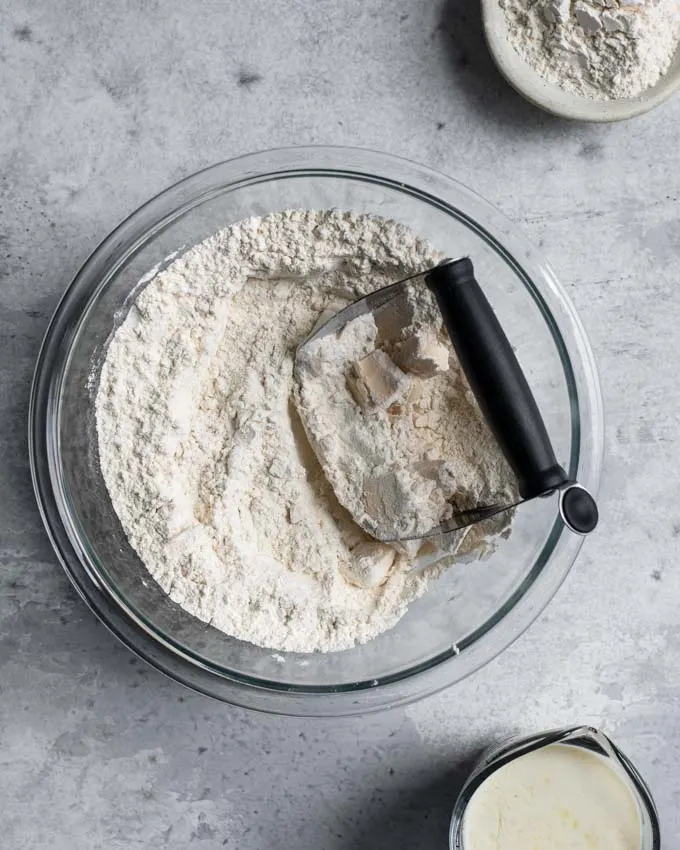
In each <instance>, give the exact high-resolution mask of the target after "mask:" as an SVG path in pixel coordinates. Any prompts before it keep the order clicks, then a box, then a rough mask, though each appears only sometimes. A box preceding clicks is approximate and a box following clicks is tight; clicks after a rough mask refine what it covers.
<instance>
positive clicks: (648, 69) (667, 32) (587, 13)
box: [499, 0, 680, 100]
mask: <svg viewBox="0 0 680 850" xmlns="http://www.w3.org/2000/svg"><path fill="white" fill-rule="evenodd" d="M499 2H500V5H501V6H502V7H503V8H504V9H505V14H506V17H507V21H508V30H509V36H510V41H511V44H512V45H513V47H514V48H515V50H516V51H517V53H519V54H520V56H522V57H523V58H524V59H525V60H526V61H527V62H528V63H529V64H530V65H532V66H533V67H534V68H535V69H536V71H537V72H538V73H539V74H540V75H541V76H542V77H543V78H544V79H545V80H547V81H548V82H550V83H557V84H558V85H559V86H561V88H563V89H564V90H565V91H567V92H570V93H573V94H579V95H584V96H586V97H589V98H592V99H595V100H609V99H615V98H627V97H635V96H636V95H639V94H640V93H641V92H643V91H644V90H645V89H647V88H649V87H650V86H653V85H654V84H655V83H657V82H658V80H659V78H660V77H661V76H662V75H663V74H664V73H665V72H666V71H667V70H668V68H669V66H670V63H671V60H672V59H673V56H674V54H675V51H676V48H677V46H678V42H679V40H680V0H589V1H588V2H585V0H576V2H572V0H499Z"/></svg>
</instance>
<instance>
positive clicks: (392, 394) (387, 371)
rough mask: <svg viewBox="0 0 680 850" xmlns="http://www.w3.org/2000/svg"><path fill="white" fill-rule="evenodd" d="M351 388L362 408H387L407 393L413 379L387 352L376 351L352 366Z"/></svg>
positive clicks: (349, 381)
mask: <svg viewBox="0 0 680 850" xmlns="http://www.w3.org/2000/svg"><path fill="white" fill-rule="evenodd" d="M353 372H354V374H353V375H351V376H350V378H349V380H348V383H349V388H350V390H351V392H352V394H353V395H354V397H355V399H356V400H357V402H358V403H359V404H360V405H361V406H362V407H367V406H368V403H369V402H370V403H371V404H373V405H375V406H376V407H384V408H388V407H390V406H391V405H393V404H394V403H395V402H397V401H398V400H399V399H400V398H402V397H403V396H404V395H406V394H407V393H408V390H409V388H410V386H411V380H410V378H409V377H408V375H405V374H404V373H403V372H402V371H401V369H400V368H399V367H398V366H397V365H396V364H395V363H394V361H393V360H392V358H391V357H390V356H389V354H387V353H386V352H385V351H382V350H381V349H376V350H375V351H372V352H371V353H370V354H368V355H366V357H363V358H362V359H361V360H356V361H355V362H354V364H353Z"/></svg>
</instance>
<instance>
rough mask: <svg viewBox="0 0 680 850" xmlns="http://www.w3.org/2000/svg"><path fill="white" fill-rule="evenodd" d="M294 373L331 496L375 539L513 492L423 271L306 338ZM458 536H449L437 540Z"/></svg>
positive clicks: (426, 526)
mask: <svg viewBox="0 0 680 850" xmlns="http://www.w3.org/2000/svg"><path fill="white" fill-rule="evenodd" d="M296 381H297V392H296V404H297V407H298V411H299V413H300V418H301V419H302V421H303V423H304V425H305V429H306V431H307V435H308V436H309V439H310V442H311V443H312V445H313V446H314V448H315V451H316V454H317V457H318V458H319V460H320V462H321V465H322V467H323V470H324V473H325V474H326V477H327V478H328V480H329V481H330V482H331V484H332V485H333V489H334V491H335V495H336V496H337V497H338V500H339V501H340V503H341V504H342V505H343V506H344V507H345V508H347V510H348V511H349V512H350V513H351V515H352V517H353V518H354V520H355V521H356V522H357V524H358V525H360V526H361V527H362V528H363V529H364V530H365V531H366V532H367V533H369V534H371V535H373V536H375V537H376V538H378V539H379V540H386V541H389V540H393V539H395V538H397V539H398V538H406V539H413V538H416V539H417V538H421V537H423V536H424V535H427V534H428V533H429V532H432V531H433V530H434V529H436V528H437V527H438V526H439V525H441V523H442V522H444V521H445V520H447V519H450V518H451V516H452V515H453V514H454V513H457V512H460V511H463V510H468V509H471V508H475V507H478V506H479V505H483V504H490V503H501V504H513V503H514V502H516V501H517V492H516V486H515V485H516V481H515V478H514V476H513V474H512V472H511V470H510V468H509V467H508V465H507V462H506V460H505V458H504V456H503V454H502V452H501V450H500V448H499V446H498V444H497V442H496V440H495V438H494V437H493V436H492V434H491V432H490V430H489V428H488V426H487V425H486V422H485V421H484V420H483V418H482V415H481V413H480V410H479V408H478V406H477V403H476V401H475V400H474V398H473V396H472V392H471V391H470V388H469V386H468V384H467V381H466V379H465V377H464V376H463V373H462V370H461V367H460V364H459V363H458V360H457V358H456V356H455V354H454V352H453V349H452V346H451V344H450V342H449V340H448V337H447V336H446V333H445V331H444V329H443V326H442V320H441V314H440V312H439V310H438V308H437V306H436V303H435V300H434V298H433V296H432V294H431V292H430V290H429V289H428V288H427V287H426V286H425V284H424V283H423V282H422V279H418V280H417V281H416V282H415V283H413V284H407V285H406V286H405V287H404V290H403V291H402V293H401V295H400V296H399V298H397V299H395V300H394V301H392V302H389V304H388V305H387V307H385V308H383V309H381V310H380V311H378V312H376V313H375V314H373V313H369V314H366V315H363V316H361V317H360V318H357V319H354V320H352V321H351V322H349V323H348V324H347V325H346V326H345V327H343V328H341V329H340V331H339V332H337V333H334V334H329V335H326V336H321V337H318V338H315V339H313V340H311V341H310V342H309V343H307V344H306V345H305V346H303V348H302V349H301V350H300V352H299V353H298V359H297V364H296ZM502 521H503V522H507V516H503V517H502ZM457 543H458V538H457V537H456V536H455V535H452V536H451V537H449V538H448V539H446V540H444V541H440V542H439V544H438V545H440V546H447V547H449V549H450V548H451V547H454V549H455V545H456V544H457Z"/></svg>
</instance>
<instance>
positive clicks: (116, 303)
mask: <svg viewBox="0 0 680 850" xmlns="http://www.w3.org/2000/svg"><path fill="white" fill-rule="evenodd" d="M331 207H335V208H341V209H347V210H354V211H357V212H364V213H373V214H377V215H381V216H385V217H389V218H395V219H398V220H400V221H402V222H403V223H404V224H406V225H408V226H409V227H411V228H413V229H414V230H415V231H416V232H417V233H419V234H420V235H422V236H423V237H425V238H427V239H429V240H430V241H431V242H433V243H434V244H435V245H436V247H437V248H438V249H439V250H441V251H442V252H444V253H445V254H447V255H450V256H460V255H462V254H469V255H470V256H471V257H472V259H473V260H474V262H475V268H476V271H477V276H478V278H479V280H480V281H481V282H482V284H483V286H484V288H485V291H486V293H487V296H488V297H489V300H490V301H491V303H492V305H493V307H494V308H495V310H496V312H497V314H498V316H499V318H500V320H501V323H502V324H503V326H504V328H505V330H506V333H507V334H508V336H509V338H510V340H511V342H512V343H513V345H514V346H515V348H516V351H517V355H518V358H519V360H520V362H521V364H522V367H523V368H524V370H525V372H526V374H527V377H528V379H529V382H530V384H531V386H532V388H533V390H534V393H535V395H536V398H537V401H538V404H539V407H540V408H541V411H542V413H543V416H544V418H545V420H546V424H547V426H548V429H549V432H550V434H551V437H552V440H553V443H554V446H555V450H556V454H557V456H558V459H559V460H560V461H561V462H562V463H563V465H564V466H565V467H566V468H567V469H568V470H569V472H570V474H571V475H572V476H573V477H575V478H578V480H579V481H580V482H581V483H582V484H584V485H585V486H586V487H587V488H588V489H589V490H590V491H591V492H593V493H595V492H596V491H597V488H598V483H599V477H600V467H601V461H602V444H603V419H602V406H601V398H600V392H599V386H598V380H597V374H596V370H595V365H594V362H593V357H592V354H591V351H590V348H589V345H588V342H587V339H586V337H585V334H584V331H583V328H582V327H581V324H580V322H579V320H578V318H577V316H576V314H575V312H574V309H573V307H572V306H571V304H570V302H569V300H568V299H567V297H566V295H565V293H564V290H563V289H562V287H561V286H560V285H559V283H558V282H557V280H556V278H555V276H554V274H553V273H552V271H551V270H550V268H549V267H548V266H547V264H546V263H545V261H544V260H543V259H542V258H541V257H540V255H538V254H537V253H536V251H535V250H534V248H532V247H531V245H530V244H529V243H528V242H527V241H526V240H525V239H524V237H523V236H522V235H521V233H519V232H518V231H517V230H516V228H515V227H514V226H513V225H512V224H511V223H510V222H509V221H508V220H507V219H506V218H505V217H504V216H503V215H501V214H500V213H499V212H498V211H497V210H495V209H494V208H493V207H491V206H490V205H489V204H488V203H486V202H485V201H483V200H482V199H481V198H480V197H479V196H477V195H476V194H475V193H474V192H472V191H470V190H469V189H467V188H465V187H464V186H462V185H461V184H459V183H457V182H455V181H453V180H451V179H449V178H448V177H445V176H444V175H442V174H439V173H437V172H435V171H432V170H431V169H428V168H424V167H422V166H419V165H415V164H413V163H411V162H408V161H406V160H403V159H398V158H395V157H391V156H387V155H385V154H380V153H375V152H370V151H364V150H353V149H348V148H332V147H327V148H315V147H312V148H293V149H286V150H274V151H267V152H263V153H257V154H252V155H249V156H244V157H241V158H239V159H235V160H231V161H228V162H224V163H220V164H219V165H215V166H213V167H212V168H208V169H206V170H205V171H201V172H199V173H198V174H195V175H193V176H192V177H189V178H187V179H186V180H183V181H182V182H180V183H178V184H176V185H175V186H173V187H171V188H170V189H168V190H167V191H165V192H163V193H162V194H160V195H158V196H157V197H156V198H154V199H153V200H151V201H149V203H147V204H145V205H144V206H143V207H141V208H140V209H139V210H137V212H135V213H133V215H131V216H130V217H129V218H128V219H127V220H126V221H124V222H123V223H122V224H121V225H120V226H119V227H118V228H117V229H116V230H115V231H114V232H113V233H112V234H111V235H110V236H109V237H108V238H107V239H106V240H105V241H104V242H103V243H102V244H101V245H100V246H99V248H97V250H96V251H95V252H94V253H93V254H92V256H91V257H90V258H89V259H88V260H87V262H86V263H85V265H84V266H83V268H82V269H81V270H80V272H79V273H78V274H77V275H76V277H75V279H74V280H73V282H72V283H71V285H70V287H69V288H68V290H67V292H66V294H65V295H64V298H63V299H62V301H61V303H60V305H59V307H58V309H57V311H56V313H55V315H54V317H53V319H52V322H51V324H50V327H49V329H48V331H47V334H46V337H45V341H44V343H43V347H42V350H41V353H40V356H39V358H38V363H37V366H36V372H35V378H34V383H33V389H32V396H31V407H30V424H29V430H30V434H29V440H30V456H31V464H32V472H33V481H34V486H35V491H36V495H37V499H38V502H39V505H40V508H41V511H42V516H43V519H44V522H45V526H46V528H47V531H48V533H49V535H50V538H51V540H52V543H53V545H54V548H55V550H56V552H57V554H58V556H59V558H60V560H61V562H62V564H63V565H64V568H65V569H66V571H67V573H68V575H69V577H70V578H71V580H72V581H73V583H74V585H75V587H76V588H77V589H78V591H79V592H80V594H81V595H82V596H83V598H84V599H85V601H86V602H87V603H88V604H89V605H90V607H91V608H92V609H93V611H94V612H95V613H96V614H97V616H98V617H99V618H100V619H101V620H102V621H103V622H104V623H105V624H106V625H107V626H108V627H109V628H110V629H111V630H112V631H113V632H114V633H115V634H116V635H117V636H118V637H119V638H120V639H121V640H122V641H123V642H124V643H125V644H126V645H127V646H129V647H130V648H131V649H133V650H134V651H135V652H137V653H138V654H139V655H140V656H142V657H143V658H145V659H146V660H147V661H149V662H150V663H151V664H153V665H154V666H155V667H157V668H158V669H159V670H162V671H164V672H165V673H167V674H168V675H170V676H172V677H173V678H175V679H177V680H178V681H180V682H183V683H184V684H186V685H188V686H189V687H192V688H194V689H196V690H198V691H201V692H203V693H206V694H210V695H211V696H214V697H217V698H219V699H222V700H225V701H227V702H231V703H236V704H238V705H242V706H245V707H248V708H253V709H259V710H263V711H270V712H278V713H285V714H296V715H342V714H353V713H361V712H366V711H371V710H375V709H378V708H382V707H387V706H392V705H396V704H399V703H404V702H407V701H409V700H413V699H416V698H418V697H422V696H424V695H425V694H430V693H432V692H434V691H437V690H439V689H441V688H444V687H446V686H448V685H450V684H452V683H453V682H456V681H458V680H460V679H462V678H463V677H464V676H467V675H469V674H470V673H472V672H473V671H474V670H477V669H478V668H479V667H481V666H482V665H483V664H485V663H486V662H488V661H489V660H490V659H491V658H493V657H494V656H496V655H497V654H498V653H499V652H501V650H503V649H504V648H505V647H507V646H508V644H510V643H511V642H512V641H513V640H515V638H517V637H518V636H519V635H520V634H521V633H522V632H523V631H524V629H525V628H526V627H527V626H528V625H529V624H530V623H531V622H532V621H533V620H534V619H535V618H536V616H537V615H538V614H539V613H540V611H541V610H542V609H543V608H544V606H545V605H546V604H547V602H548V601H549V600H550V598H551V597H552V596H553V594H554V593H555V591H556V590H557V589H558V587H559V586H560V584H561V583H562V581H563V579H564V578H565V576H566V574H567V572H568V570H569V568H570V566H571V564H572V562H573V560H574V558H575V557H576V554H577V553H578V550H579V548H580V545H581V539H580V538H578V537H576V536H574V535H572V534H570V533H569V532H567V531H566V530H565V529H564V527H563V524H562V521H561V519H560V517H559V514H558V510H557V503H556V500H554V499H543V500H540V499H539V500H535V501H534V502H531V503H529V504H527V505H525V506H523V507H522V509H521V510H519V511H518V513H517V517H516V520H515V523H514V528H513V533H512V534H511V536H510V537H509V539H508V540H506V541H503V542H502V545H501V546H500V547H499V548H498V550H497V551H496V552H495V553H494V554H493V555H491V556H490V557H488V558H487V559H485V560H482V561H477V562H473V563H460V564H458V565H456V566H454V567H453V568H452V569H450V570H448V571H447V573H446V574H445V576H444V577H443V578H442V579H441V580H440V581H438V582H437V583H436V585H435V586H433V587H432V589H431V591H430V592H429V593H427V594H426V595H425V596H424V597H423V598H422V599H420V600H418V601H417V602H416V603H414V604H413V605H412V606H411V608H410V609H409V611H408V613H407V614H406V616H405V617H404V618H403V619H402V620H401V621H400V622H399V624H398V625H397V626H396V627H395V628H393V629H392V630H390V631H388V632H387V633H385V634H383V635H381V636H380V637H378V638H376V639H375V640H373V641H371V642H369V643H367V644H365V645H363V646H358V647H356V648H354V649H351V650H346V651H344V652H337V653H330V654H312V655H298V654H294V653H289V654H286V653H277V652H272V651H271V650H267V649H262V648H259V647H256V646H253V645H251V644H249V643H245V642H243V641H239V640H236V639H234V638H231V637H229V636H228V635H225V634H223V633H222V632H220V631H218V630H216V629H214V628H213V627H211V626H209V625H207V624H205V623H203V622H201V621H199V620H197V619H196V618H194V617H192V616H191V615H189V614H187V613H186V612H184V611H183V610H182V609H181V608H180V607H179V606H178V605H176V604H175V603H173V602H172V601H171V600H170V599H169V598H168V597H167V596H166V595H165V594H164V593H163V592H162V591H161V589H160V588H159V587H158V585H157V584H156V583H155V581H154V580H153V579H152V578H151V577H150V575H149V574H148V573H147V572H146V570H145V569H144V567H143V565H142V564H141V562H140V560H139V558H138V557H137V555H136V554H135V552H134V551H133V550H132V549H131V547H130V546H129V544H128V543H127V540H126V538H125V535H124V533H123V531H122V528H121V526H120V523H119V521H118V518H117V516H116V514H115V513H114V511H113V508H112V506H111V502H110V500H109V496H108V493H107V491H106V488H105V486H104V482H103V479H102V476H101V472H100V469H99V460H98V449H97V440H96V431H95V420H94V398H95V393H96V389H97V384H98V373H99V369H100V367H101V363H102V358H103V356H104V354H105V351H106V344H107V340H108V339H109V337H110V336H111V333H112V331H113V330H114V329H115V328H116V327H117V326H118V325H119V324H120V322H121V319H122V318H123V317H124V315H125V312H126V307H127V305H128V304H129V302H130V298H131V296H133V295H134V293H135V291H136V289H137V288H138V286H139V283H140V280H142V278H144V277H145V276H146V279H147V280H148V279H149V277H150V276H151V275H150V273H151V272H152V270H155V269H158V268H160V267H163V266H164V265H167V263H168V261H169V260H168V258H169V257H170V256H171V255H173V254H174V255H176V254H177V253H178V252H182V251H184V250H186V249H188V248H189V247H191V246H193V245H195V244H196V243H197V242H200V241H201V240H202V239H204V238H205V237H207V236H209V235H211V234H212V233H214V232H215V231H217V230H219V229H220V228H223V227H225V226H227V225H229V224H231V223H233V222H236V221H238V220H240V219H243V218H245V217H247V216H260V215H264V214H267V213H271V212H275V211H278V210H285V209H291V208H303V209H326V208H331Z"/></svg>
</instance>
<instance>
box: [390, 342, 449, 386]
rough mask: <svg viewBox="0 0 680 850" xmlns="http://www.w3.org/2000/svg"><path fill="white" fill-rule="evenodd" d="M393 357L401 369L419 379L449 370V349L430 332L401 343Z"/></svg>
mask: <svg viewBox="0 0 680 850" xmlns="http://www.w3.org/2000/svg"><path fill="white" fill-rule="evenodd" d="M394 357H395V360H396V361H397V363H398V364H399V365H400V366H401V367H402V369H404V370H405V371H406V372H413V373H414V374H415V375H419V376H420V377H421V378H431V377H433V376H434V375H439V374H440V373H442V372H446V371H448V368H449V349H448V347H447V346H446V345H445V344H444V343H443V342H441V341H440V340H438V339H437V337H436V336H435V334H434V333H432V332H431V331H427V332H424V333H421V334H417V335H416V336H412V337H410V338H409V339H407V340H405V341H404V342H402V343H401V345H400V346H399V348H398V349H397V351H396V353H395V356H394Z"/></svg>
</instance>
